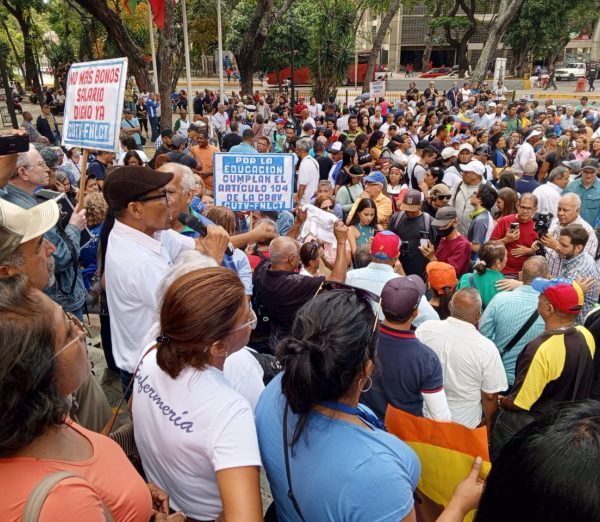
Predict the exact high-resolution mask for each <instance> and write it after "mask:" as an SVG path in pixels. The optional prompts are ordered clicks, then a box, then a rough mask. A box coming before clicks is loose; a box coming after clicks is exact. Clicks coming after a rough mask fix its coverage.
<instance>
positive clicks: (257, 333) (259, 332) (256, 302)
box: [250, 256, 271, 339]
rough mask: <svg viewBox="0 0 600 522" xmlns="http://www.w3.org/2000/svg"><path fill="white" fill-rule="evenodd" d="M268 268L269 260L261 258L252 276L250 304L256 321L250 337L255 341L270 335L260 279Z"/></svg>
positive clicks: (269, 325) (269, 265) (269, 323)
mask: <svg viewBox="0 0 600 522" xmlns="http://www.w3.org/2000/svg"><path fill="white" fill-rule="evenodd" d="M261 257H263V256H261ZM269 268H271V261H270V259H269V258H267V257H263V259H262V260H261V262H260V263H259V264H258V266H257V267H256V268H255V269H254V273H253V274H252V287H253V292H252V299H251V300H250V303H251V304H252V309H253V310H254V313H255V314H256V318H257V319H258V321H257V323H256V328H255V329H254V332H253V333H252V336H253V337H254V338H257V339H264V338H268V337H269V336H270V335H271V322H270V319H269V315H268V312H267V310H266V308H265V305H264V303H263V302H262V299H261V294H262V292H261V287H262V279H263V276H264V274H265V272H266V271H267V270H269Z"/></svg>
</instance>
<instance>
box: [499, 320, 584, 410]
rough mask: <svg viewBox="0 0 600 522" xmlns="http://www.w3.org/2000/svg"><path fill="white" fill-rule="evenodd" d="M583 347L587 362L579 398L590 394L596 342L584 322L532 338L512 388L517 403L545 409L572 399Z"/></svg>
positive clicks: (518, 362)
mask: <svg viewBox="0 0 600 522" xmlns="http://www.w3.org/2000/svg"><path fill="white" fill-rule="evenodd" d="M581 350H585V351H586V352H587V353H586V359H587V361H586V364H585V367H584V372H583V376H582V379H581V383H580V386H579V389H578V390H577V393H576V395H575V399H576V400H581V399H585V398H587V397H588V396H589V392H590V389H591V386H592V378H593V373H594V362H593V358H594V352H595V350H596V345H595V343H594V338H593V337H592V334H591V333H590V332H589V330H587V329H586V328H584V327H583V326H576V327H572V326H571V327H568V328H565V329H557V330H552V331H550V332H545V333H543V334H542V335H540V336H538V337H537V338H535V339H534V340H533V341H531V342H530V343H529V344H528V345H527V346H526V347H525V349H524V350H523V351H522V352H521V355H520V356H519V360H518V361H517V372H516V373H517V375H516V379H515V385H514V387H513V389H512V390H511V392H510V397H511V398H512V399H513V401H514V403H515V406H517V407H519V408H522V409H524V410H527V411H543V410H544V409H545V408H546V407H548V406H550V405H551V404H553V403H556V402H565V401H570V400H571V398H572V397H573V391H574V386H575V378H576V375H577V368H578V366H579V356H580V352H581Z"/></svg>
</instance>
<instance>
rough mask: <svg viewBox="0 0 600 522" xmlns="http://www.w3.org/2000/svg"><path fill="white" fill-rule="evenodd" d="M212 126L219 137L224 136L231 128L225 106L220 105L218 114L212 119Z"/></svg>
mask: <svg viewBox="0 0 600 522" xmlns="http://www.w3.org/2000/svg"><path fill="white" fill-rule="evenodd" d="M212 124H213V127H214V129H215V130H216V131H217V133H218V135H219V136H224V135H225V134H226V133H227V128H228V127H229V116H228V115H227V113H226V112H225V105H223V104H222V103H219V105H217V112H216V113H215V114H214V115H213V117H212Z"/></svg>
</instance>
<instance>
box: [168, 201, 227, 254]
mask: <svg viewBox="0 0 600 522" xmlns="http://www.w3.org/2000/svg"><path fill="white" fill-rule="evenodd" d="M177 221H179V222H180V223H181V224H182V225H185V226H186V227H188V228H191V229H192V230H193V231H194V232H198V234H200V235H201V236H202V237H206V234H207V233H208V230H207V228H206V225H205V224H204V223H202V221H200V220H199V219H198V218H197V217H196V216H192V215H190V214H186V213H185V212H180V213H179V216H177ZM225 253H226V254H227V255H228V256H232V255H233V245H232V244H231V243H229V244H228V245H227V248H226V249H225Z"/></svg>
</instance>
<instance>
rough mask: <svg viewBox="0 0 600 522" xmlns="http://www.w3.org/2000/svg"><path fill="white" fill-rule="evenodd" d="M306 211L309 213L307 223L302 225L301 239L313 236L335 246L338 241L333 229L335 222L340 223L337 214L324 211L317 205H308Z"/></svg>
mask: <svg viewBox="0 0 600 522" xmlns="http://www.w3.org/2000/svg"><path fill="white" fill-rule="evenodd" d="M304 210H306V213H307V214H306V221H305V222H304V225H302V229H301V230H300V236H299V237H301V238H307V237H308V236H312V237H315V238H317V239H320V240H321V241H325V242H326V243H331V244H335V242H336V239H335V234H334V233H333V227H334V226H335V222H336V221H339V218H338V217H337V216H336V215H335V214H332V213H331V212H327V211H326V210H322V209H320V208H319V207H316V206H315V205H306V206H305V207H304Z"/></svg>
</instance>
